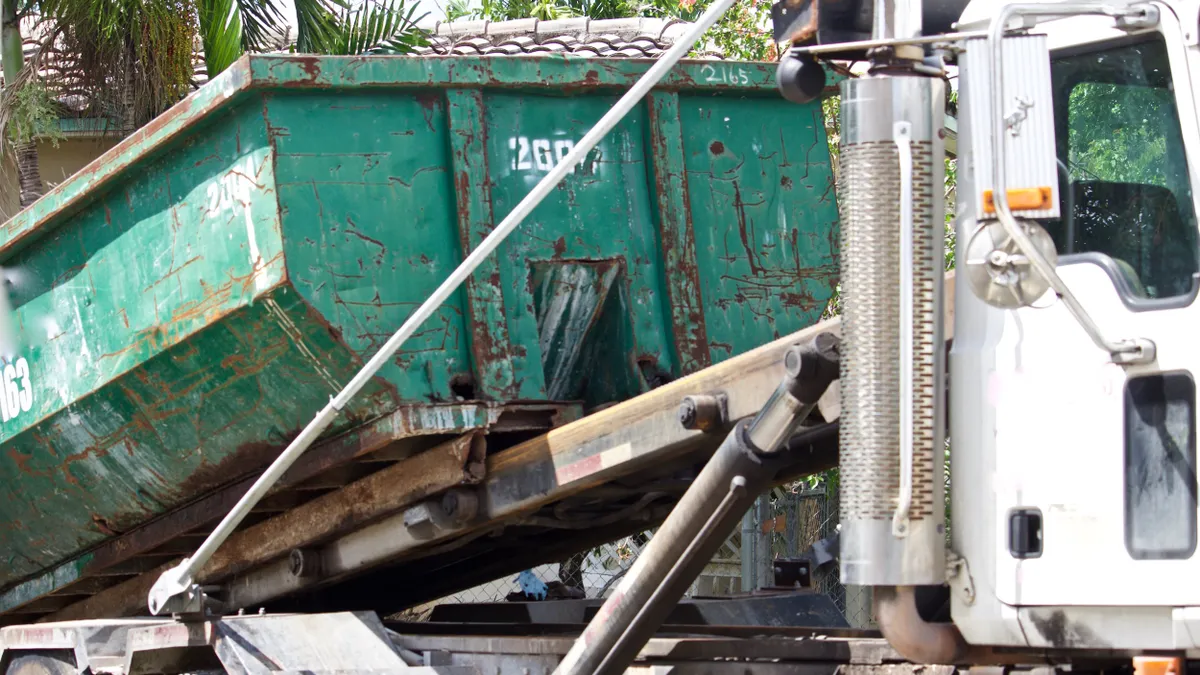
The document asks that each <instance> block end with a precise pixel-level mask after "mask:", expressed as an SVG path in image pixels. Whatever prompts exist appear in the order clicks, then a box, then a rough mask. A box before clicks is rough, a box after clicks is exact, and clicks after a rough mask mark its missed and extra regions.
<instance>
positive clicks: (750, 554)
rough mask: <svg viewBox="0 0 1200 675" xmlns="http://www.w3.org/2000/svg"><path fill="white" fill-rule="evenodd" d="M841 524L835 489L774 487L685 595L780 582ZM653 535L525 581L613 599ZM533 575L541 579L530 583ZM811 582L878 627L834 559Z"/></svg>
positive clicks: (479, 597)
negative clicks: (783, 566) (791, 562)
mask: <svg viewBox="0 0 1200 675" xmlns="http://www.w3.org/2000/svg"><path fill="white" fill-rule="evenodd" d="M837 525H838V501H837V494H836V490H835V489H831V488H828V487H827V486H826V485H817V486H810V485H809V484H808V483H797V484H794V485H791V486H786V487H780V488H776V489H774V490H773V491H772V492H771V493H770V494H768V495H764V497H763V498H761V499H760V500H759V502H758V503H757V504H756V505H755V507H754V508H752V509H751V510H750V512H749V513H748V514H747V515H746V517H745V518H744V519H743V521H742V527H741V529H740V531H739V532H736V533H734V534H733V535H732V536H731V537H730V538H729V539H728V540H726V541H725V543H724V544H723V545H722V546H721V548H720V550H718V552H717V554H716V555H714V556H713V558H712V560H711V561H710V562H709V564H708V565H707V566H706V567H705V570H704V572H703V573H702V574H701V575H700V576H699V578H697V580H696V582H695V583H694V584H692V587H691V589H689V591H688V594H687V595H688V596H689V597H720V596H729V595H736V594H738V593H743V592H751V591H753V590H755V589H757V588H764V587H769V586H771V585H773V583H774V578H773V564H772V563H773V561H774V560H776V559H780V558H800V557H807V556H808V555H809V553H810V548H811V547H812V545H813V544H815V543H817V542H819V541H821V540H822V539H825V538H827V537H830V536H832V535H833V534H834V533H835V532H836V531H837ZM653 535H654V532H653V530H646V531H644V532H640V533H638V534H636V535H633V536H630V537H625V538H623V539H619V540H617V541H614V542H610V543H608V544H605V545H603V546H598V547H596V548H594V549H591V550H588V551H583V552H580V553H577V554H575V555H574V556H572V557H570V558H569V559H567V560H564V561H561V562H559V563H556V564H549V565H542V566H540V567H536V568H534V569H532V570H528V571H527V572H525V573H523V576H524V577H525V581H526V585H527V586H528V585H533V586H535V587H536V588H537V590H538V591H544V593H545V595H546V597H547V599H566V598H581V597H587V598H602V597H607V596H608V595H609V594H610V593H611V592H612V590H613V589H614V588H616V586H617V584H618V583H619V582H620V579H621V578H622V577H623V576H624V575H625V573H626V572H627V571H628V570H629V568H630V567H631V566H632V565H633V562H634V561H635V560H637V557H638V554H639V553H641V551H642V550H643V549H644V548H645V547H646V545H647V544H648V543H649V542H650V539H651V538H652V537H653ZM747 542H748V543H747ZM534 578H536V581H532V579H534ZM520 579H521V577H520V576H518V575H512V576H508V577H504V578H501V579H496V580H494V581H491V582H488V583H486V584H482V585H480V586H476V587H474V588H470V589H467V590H464V591H461V592H459V593H456V594H454V595H452V596H449V597H446V598H442V599H441V600H438V601H436V602H433V603H430V604H428V605H425V606H422V607H418V608H414V609H412V610H409V611H408V612H406V613H405V614H404V616H405V618H407V619H411V620H420V619H423V618H426V617H427V616H428V614H429V612H430V611H431V610H432V608H433V606H434V605H438V604H444V603H448V602H455V603H487V602H504V601H506V600H519V599H523V598H522V597H521V596H522V587H521V581H520ZM539 582H540V585H539ZM813 587H814V589H815V590H816V591H818V592H821V593H824V594H826V595H828V596H829V597H830V598H831V599H832V600H833V601H834V603H835V604H836V605H837V606H838V608H839V609H840V610H842V612H843V614H845V616H846V619H847V621H848V622H849V623H850V625H851V626H854V627H858V628H867V627H872V625H873V619H872V614H871V606H870V602H869V593H867V592H865V591H864V590H863V589H859V588H853V587H851V588H847V587H844V586H843V585H842V584H841V581H840V580H839V579H838V569H837V564H836V562H834V563H832V564H829V565H825V566H823V567H821V568H820V569H817V570H814V573H813Z"/></svg>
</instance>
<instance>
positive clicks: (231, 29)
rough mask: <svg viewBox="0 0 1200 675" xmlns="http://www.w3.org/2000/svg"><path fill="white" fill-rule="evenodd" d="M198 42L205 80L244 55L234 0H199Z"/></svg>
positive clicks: (238, 15) (239, 13)
mask: <svg viewBox="0 0 1200 675" xmlns="http://www.w3.org/2000/svg"><path fill="white" fill-rule="evenodd" d="M197 5H198V6H197V8H196V11H197V14H198V15H199V23H200V42H201V44H202V45H203V46H204V64H205V68H206V69H207V70H208V77H209V78H210V79H211V78H214V77H216V76H217V75H218V74H219V73H221V71H223V70H225V69H226V68H228V67H229V66H231V65H233V62H234V61H236V60H237V59H238V57H239V56H241V55H242V53H243V52H244V50H245V48H244V42H243V28H242V18H241V17H242V15H241V12H240V11H237V7H236V5H235V0H199V2H198V3H197Z"/></svg>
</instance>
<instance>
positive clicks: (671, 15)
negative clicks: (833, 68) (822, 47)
mask: <svg viewBox="0 0 1200 675" xmlns="http://www.w3.org/2000/svg"><path fill="white" fill-rule="evenodd" d="M711 2H712V0H482V4H481V6H480V7H479V8H476V9H472V8H471V7H470V5H469V4H468V2H467V0H451V1H450V4H449V6H448V7H447V8H446V17H447V19H448V20H450V21H454V20H458V19H487V20H489V21H511V20H514V19H525V18H535V19H541V20H553V19H565V18H570V17H588V18H590V19H619V18H626V17H658V18H664V19H677V20H680V21H695V20H696V19H698V18H699V17H700V15H701V14H702V13H704V10H705V9H707V8H708V6H709V5H710V4H711ZM770 12H771V3H770V1H769V0H749V1H748V2H740V3H738V4H736V5H734V6H733V7H732V8H730V9H729V11H727V12H726V13H725V15H724V16H723V17H722V18H721V20H720V21H718V22H717V25H715V26H713V28H712V29H711V30H710V31H709V32H708V35H707V36H706V37H705V39H704V40H702V43H705V44H707V43H711V44H712V45H714V46H715V47H716V48H718V49H719V50H721V52H722V53H723V54H724V55H725V56H726V58H730V59H740V60H747V61H762V60H773V59H776V58H778V55H779V52H778V49H777V48H776V46H775V44H774V42H773V41H772V40H771V37H770V29H769V27H768V23H767V19H768V18H769V16H770ZM702 51H703V47H701V48H698V49H697V50H695V52H694V53H693V54H694V55H695V54H696V53H698V52H702Z"/></svg>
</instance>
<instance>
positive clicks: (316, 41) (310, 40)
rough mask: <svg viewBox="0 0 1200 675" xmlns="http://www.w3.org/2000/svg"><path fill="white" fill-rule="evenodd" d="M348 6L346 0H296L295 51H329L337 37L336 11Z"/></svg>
mask: <svg viewBox="0 0 1200 675" xmlns="http://www.w3.org/2000/svg"><path fill="white" fill-rule="evenodd" d="M349 7H350V4H349V3H348V2H347V0H296V51H298V52H302V53H306V54H326V53H330V48H331V46H332V45H334V44H335V43H336V42H337V39H338V37H339V31H338V13H339V12H342V11H345V10H348V9H349Z"/></svg>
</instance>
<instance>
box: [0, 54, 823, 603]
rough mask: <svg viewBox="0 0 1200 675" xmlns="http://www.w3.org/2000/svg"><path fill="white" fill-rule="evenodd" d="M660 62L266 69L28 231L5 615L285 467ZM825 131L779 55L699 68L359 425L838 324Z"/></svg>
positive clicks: (552, 205)
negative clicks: (796, 97)
mask: <svg viewBox="0 0 1200 675" xmlns="http://www.w3.org/2000/svg"><path fill="white" fill-rule="evenodd" d="M647 67H648V63H645V62H637V61H591V60H587V59H578V58H560V57H547V58H522V59H488V58H463V57H451V58H421V59H416V58H398V57H370V58H325V57H309V56H304V57H299V56H251V57H248V58H245V59H243V60H242V61H240V62H239V63H237V64H236V65H235V66H233V67H231V68H230V69H228V70H227V71H226V72H225V73H223V74H222V75H221V76H219V77H217V78H216V79H214V80H213V81H212V82H211V83H210V84H208V85H207V86H205V87H204V88H202V89H201V90H200V91H199V92H196V93H195V94H193V95H192V96H190V97H189V98H188V99H186V100H185V101H183V102H182V103H180V104H179V105H177V106H176V107H174V108H172V109H171V110H170V111H168V112H167V113H166V114H164V115H163V116H161V117H159V118H158V119H156V120H155V121H154V122H152V123H151V124H150V125H148V126H147V127H146V128H144V129H142V130H140V131H138V132H137V133H136V134H134V135H133V136H131V137H130V138H128V139H126V140H125V141H124V142H122V143H121V144H120V145H118V146H117V147H115V148H113V149H112V150H111V151H109V152H108V153H106V154H105V155H104V156H103V157H101V158H100V159H99V160H97V161H96V162H93V163H92V164H91V165H89V166H88V167H87V168H85V169H84V170H83V171H81V172H80V173H79V174H78V175H76V176H74V177H72V178H71V179H70V180H68V181H66V182H65V183H63V184H62V185H61V186H59V187H58V188H57V189H56V190H54V191H53V192H51V193H50V194H49V195H47V197H45V198H44V199H42V200H40V201H39V202H38V203H37V204H35V205H34V206H33V207H31V208H30V209H28V210H26V211H25V212H23V213H21V214H20V215H18V216H17V217H16V218H14V219H13V220H11V221H9V222H8V223H7V224H5V225H4V226H3V227H2V228H0V264H3V265H5V266H6V267H11V268H15V269H16V270H18V271H19V272H20V283H19V284H18V286H17V287H16V288H15V289H14V298H13V300H14V303H15V306H16V307H17V310H16V311H17V317H18V320H19V322H20V325H21V329H22V336H23V340H24V342H23V347H22V351H21V353H20V354H19V355H18V357H17V358H16V359H14V360H13V363H11V364H7V365H6V366H5V367H4V368H3V370H0V372H2V373H3V374H4V377H5V381H6V383H7V381H8V380H12V381H13V383H12V385H11V386H7V387H5V388H4V395H3V396H0V399H3V400H2V401H0V413H3V414H2V415H0V418H3V422H2V423H0V443H2V444H3V448H2V450H3V451H2V452H0V552H2V553H0V556H2V558H0V587H5V588H3V589H0V600H2V601H3V602H2V603H0V604H4V605H7V606H17V605H20V604H24V603H26V602H28V601H30V600H32V599H35V598H37V597H40V596H41V595H43V594H44V593H45V592H49V591H51V590H53V589H56V588H61V587H62V586H63V585H64V583H68V581H64V580H66V579H67V578H68V577H70V578H71V579H70V580H69V581H74V580H75V579H77V578H81V577H82V576H84V575H85V573H86V574H93V573H96V572H98V571H99V569H102V568H103V566H102V565H99V564H93V563H92V562H91V561H92V560H93V558H89V557H88V556H90V555H92V554H90V553H87V551H92V550H94V551H97V552H100V551H102V550H104V549H103V548H97V547H102V546H103V545H105V544H106V542H112V541H116V540H118V538H121V540H122V541H124V538H127V537H135V535H138V533H141V532H142V531H143V529H144V528H146V527H149V526H148V525H147V523H151V522H155V523H167V525H160V528H169V527H170V526H171V525H169V523H171V522H173V521H171V520H170V519H169V518H168V519H164V520H155V519H156V518H159V517H160V516H163V515H164V514H168V513H172V512H179V511H178V510H179V509H181V508H182V507H184V506H185V505H187V504H188V503H197V502H195V500H197V499H198V498H199V497H201V496H203V495H207V494H220V493H217V492H214V490H219V489H225V488H227V487H228V486H229V485H231V484H233V483H236V482H237V481H239V480H242V479H243V478H244V477H245V476H248V475H251V474H253V472H255V471H256V470H258V469H260V468H261V467H262V466H264V465H265V464H266V462H267V461H269V459H270V458H272V457H274V456H275V455H276V454H277V453H278V451H279V450H280V449H281V448H282V447H283V446H284V445H285V444H286V442H287V441H288V439H290V438H291V437H292V436H293V435H294V434H295V433H296V432H297V431H298V429H300V428H301V427H302V426H303V425H304V423H306V422H307V421H308V420H309V419H310V418H311V415H312V414H313V413H314V412H315V411H316V410H317V409H319V408H320V407H321V406H322V405H323V404H324V403H325V402H326V401H327V400H328V396H329V395H330V394H331V393H333V392H334V391H336V390H337V389H338V388H340V387H341V386H342V385H344V384H345V382H346V381H347V380H348V379H349V377H351V375H352V374H353V373H354V372H355V370H356V369H357V368H358V367H359V365H360V364H361V363H362V361H363V359H364V358H366V357H368V356H369V355H370V354H371V353H373V352H374V351H375V350H376V349H377V348H378V347H379V346H380V345H381V344H382V342H383V341H384V340H386V338H387V337H388V336H389V335H390V334H391V332H392V331H393V330H394V329H395V328H396V327H397V326H398V325H400V323H401V322H402V321H403V320H404V319H405V318H406V317H407V316H408V314H409V313H410V312H411V311H412V309H413V308H414V307H416V305H417V304H418V303H419V302H420V301H422V300H423V299H424V298H425V297H426V296H427V295H428V294H429V293H430V292H431V291H432V290H433V289H434V288H435V287H436V285H437V284H438V283H439V282H440V281H441V280H442V279H443V278H444V277H445V276H446V275H447V274H448V273H449V272H450V270H451V269H452V268H453V267H454V266H455V265H457V263H458V262H459V261H460V260H461V259H462V257H463V255H464V252H466V251H468V250H470V248H472V247H473V246H475V245H477V244H478V242H479V241H480V240H481V239H482V237H483V236H485V235H486V234H487V232H488V231H489V230H490V227H491V225H492V224H493V223H494V221H495V219H496V218H497V217H499V216H502V215H503V214H505V213H507V212H508V211H509V210H510V209H511V208H512V207H513V206H514V205H515V204H516V203H517V201H518V200H519V199H520V198H521V197H522V196H523V195H524V194H525V193H526V192H527V191H528V189H529V188H530V187H531V186H532V185H533V184H534V183H536V181H537V180H538V179H539V178H540V177H541V176H542V175H544V173H545V172H546V171H547V170H549V168H550V167H551V166H552V165H553V162H554V161H555V160H556V159H557V158H558V157H561V156H563V155H565V154H566V152H568V151H569V149H570V148H571V147H572V143H573V142H574V141H575V140H576V139H578V138H579V137H581V136H582V135H583V133H585V132H586V130H587V129H588V128H590V126H591V125H592V124H593V123H594V122H595V121H596V120H597V119H599V118H600V116H601V115H602V114H603V113H604V112H605V111H606V110H607V109H608V107H609V106H610V105H611V104H612V103H613V101H615V100H616V97H617V96H618V95H619V93H620V91H621V90H622V89H623V88H625V87H627V86H629V85H630V84H632V83H633V82H634V81H636V79H637V78H638V77H639V76H640V75H641V74H642V73H644V72H645V70H646V68H647ZM826 148H827V146H826V141H825V136H824V127H823V124H822V122H821V118H820V107H819V104H814V105H811V106H807V107H804V106H799V107H798V106H795V105H793V104H790V103H786V102H785V101H783V100H781V99H779V97H778V96H777V95H776V93H775V90H774V70H773V67H772V66H771V65H770V64H735V63H703V64H698V63H693V64H684V65H681V66H679V67H677V68H676V69H675V70H674V71H673V72H672V73H671V74H670V75H668V76H667V77H666V78H665V79H664V80H663V83H662V85H661V86H660V88H659V89H658V90H656V91H655V93H654V94H653V95H652V96H651V97H649V98H648V99H647V101H646V102H644V103H643V104H642V105H641V106H640V107H638V108H636V109H635V110H634V111H633V112H632V113H631V114H630V115H629V116H628V117H627V118H626V119H625V120H624V121H623V122H622V123H621V124H620V125H619V126H618V127H617V128H616V129H615V130H614V131H613V132H612V133H611V134H610V135H609V136H608V137H607V138H606V139H604V141H602V142H601V144H600V145H599V146H598V147H597V148H596V150H595V151H594V152H593V153H592V154H591V155H590V156H589V157H588V158H587V159H586V160H585V161H584V162H583V163H581V164H580V165H579V166H578V167H577V168H576V170H575V171H574V172H573V173H572V174H571V175H570V176H569V177H568V178H567V179H566V180H565V181H564V182H563V183H562V185H560V186H559V188H558V189H557V190H555V191H554V192H553V193H552V194H551V195H550V196H549V197H548V198H547V199H546V201H545V202H544V203H543V204H542V205H541V206H539V208H538V209H537V210H535V211H534V213H533V214H532V215H531V216H530V217H529V219H528V220H527V222H526V223H525V224H524V225H523V226H522V229H521V231H520V232H519V233H518V234H517V235H516V236H514V237H513V238H511V239H510V240H508V241H507V242H505V244H504V245H503V246H502V247H501V248H500V250H499V251H498V253H497V255H496V256H494V259H493V260H492V261H490V262H489V263H488V265H487V266H486V267H485V268H481V270H480V272H479V273H477V274H476V275H475V276H474V277H473V278H472V280H471V283H470V284H468V286H467V287H466V288H465V289H464V292H463V293H461V294H459V295H458V296H457V297H455V298H454V299H453V300H452V301H451V302H448V303H447V304H446V305H445V306H444V307H442V308H441V309H440V310H439V311H438V312H437V313H436V314H435V315H434V317H433V318H432V319H431V320H430V321H429V322H428V323H427V324H426V325H425V327H424V328H423V330H422V331H421V332H420V333H419V334H418V335H417V336H415V337H414V339H413V340H411V341H410V342H409V343H408V344H407V345H406V347H405V349H404V350H403V351H401V352H400V353H399V354H398V355H397V357H396V358H395V360H394V362H393V363H391V364H389V365H388V366H387V367H385V368H384V369H383V370H382V371H381V372H380V374H379V377H378V378H376V380H375V382H374V383H373V384H372V385H371V386H370V387H369V388H368V389H367V390H366V391H365V392H364V393H363V395H362V396H361V397H360V398H359V399H358V400H357V401H356V403H355V404H354V405H353V406H351V407H350V408H349V409H348V410H346V411H345V413H346V414H345V415H344V416H343V417H342V418H341V421H340V423H339V425H338V426H337V428H336V429H335V430H334V432H333V433H344V432H347V431H353V430H356V429H359V428H361V429H362V430H363V431H364V433H367V429H368V427H364V426H363V425H364V424H366V423H367V422H368V421H370V420H373V419H379V418H381V416H388V415H391V417H382V419H393V420H394V419H396V417H395V416H396V415H397V414H400V412H399V411H403V414H404V415H408V416H417V417H420V416H423V415H424V416H430V415H432V416H435V417H436V416H438V415H443V414H453V413H451V412H450V408H448V407H447V405H448V404H453V403H455V402H460V401H463V400H480V401H487V402H491V403H502V402H506V401H545V400H552V399H562V398H569V399H572V400H579V401H583V402H585V404H586V405H588V406H591V405H598V404H604V403H609V402H614V401H620V400H624V399H627V398H630V397H632V396H635V395H637V394H639V393H642V392H644V391H647V390H648V389H649V388H651V387H653V386H657V385H659V384H661V383H663V382H666V381H669V380H670V379H673V378H677V377H680V376H682V375H685V374H688V373H690V372H694V371H696V370H698V369H700V368H703V367H705V366H707V365H708V364H710V363H715V362H718V361H721V360H724V359H726V358H729V357H730V356H732V355H736V354H738V353H741V352H744V351H746V350H748V349H750V348H752V347H755V346H757V345H759V344H762V343H765V342H767V341H769V340H771V339H773V338H776V337H778V336H780V335H784V334H788V333H791V332H793V331H795V330H798V329H800V328H803V327H804V326H807V325H809V324H811V323H813V322H814V321H815V320H816V318H817V317H818V316H819V314H820V311H821V309H822V308H823V306H824V303H825V301H826V299H827V298H828V296H829V294H830V292H831V288H832V284H833V283H834V273H835V270H836V266H835V265H836V255H837V252H836V249H835V247H834V244H833V242H835V241H836V239H837V234H836V226H837V223H836V208H835V205H834V203H833V197H832V189H831V173H830V166H829V158H828V153H827V149H826ZM451 407H452V406H451ZM393 411H397V412H393ZM494 422H495V420H491V421H489V420H482V421H480V422H479V423H477V424H476V423H469V424H466V423H463V421H462V420H460V419H447V420H443V421H431V420H425V421H423V422H421V423H420V424H417V425H416V426H421V425H424V426H425V427H438V428H444V429H447V430H449V429H461V430H469V429H474V428H484V429H486V428H487V427H488V426H490V425H491V424H492V423H494ZM401 426H403V425H401ZM414 433H415V432H414ZM361 442H367V441H361ZM224 494H235V493H224ZM216 503H217V502H214V504H216ZM179 522H180V523H181V524H180V526H181V527H182V526H183V525H182V523H183V522H184V521H179ZM193 527H194V525H193ZM183 531H185V530H183ZM180 533H182V531H181V532H180ZM147 536H148V535H147ZM155 537H159V539H154V538H149V539H146V541H156V542H157V541H160V539H161V537H162V534H161V533H160V534H157V535H155ZM105 555H111V557H110V558H106V560H109V561H110V562H109V563H106V564H116V563H117V562H119V561H120V560H121V559H122V558H121V556H119V555H115V554H109V553H106V554H105ZM21 582H24V583H23V584H22V583H21ZM17 584H20V585H19V586H18V585H17ZM17 588H20V589H23V590H22V591H21V592H20V593H19V594H18V595H19V597H16V598H15V599H14V598H12V597H9V596H10V595H11V593H12V592H13V591H14V589H17ZM6 591H7V592H8V595H6V594H5V592H6Z"/></svg>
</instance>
